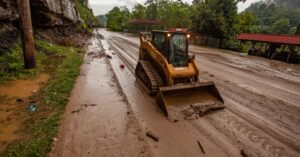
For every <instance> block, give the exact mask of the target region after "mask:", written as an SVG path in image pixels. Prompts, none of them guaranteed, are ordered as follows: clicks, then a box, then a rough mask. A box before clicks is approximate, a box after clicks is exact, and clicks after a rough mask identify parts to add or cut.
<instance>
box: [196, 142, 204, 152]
mask: <svg viewBox="0 0 300 157" xmlns="http://www.w3.org/2000/svg"><path fill="white" fill-rule="evenodd" d="M197 142H198V145H199V147H200V149H201V152H202V153H203V154H205V151H204V149H203V147H202V145H201V143H200V141H199V140H197Z"/></svg>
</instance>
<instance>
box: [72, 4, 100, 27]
mask: <svg viewBox="0 0 300 157" xmlns="http://www.w3.org/2000/svg"><path fill="white" fill-rule="evenodd" d="M87 2H88V1H87V0H75V5H76V8H77V10H78V12H79V14H80V17H81V19H82V25H81V26H82V27H83V28H84V29H86V28H88V27H92V26H93V25H96V24H97V19H96V17H95V16H94V13H93V10H92V9H90V8H89V7H88V3H87Z"/></svg>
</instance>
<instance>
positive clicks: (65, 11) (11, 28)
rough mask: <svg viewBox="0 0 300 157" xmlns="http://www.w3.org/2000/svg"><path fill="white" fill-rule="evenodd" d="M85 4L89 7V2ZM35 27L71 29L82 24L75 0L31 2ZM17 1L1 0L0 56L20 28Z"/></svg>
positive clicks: (35, 0)
mask: <svg viewBox="0 0 300 157" xmlns="http://www.w3.org/2000/svg"><path fill="white" fill-rule="evenodd" d="M84 3H85V4H86V5H87V4H88V0H85V1H84ZM30 7H31V14H32V23H33V25H34V27H70V26H74V25H75V24H78V23H82V19H81V18H80V15H79V12H78V10H77V8H76V5H75V0H30ZM18 19H19V14H18V5H17V0H0V55H1V52H3V50H5V49H8V48H9V46H10V45H11V43H12V41H14V40H15V38H16V36H17V35H18V33H17V27H18Z"/></svg>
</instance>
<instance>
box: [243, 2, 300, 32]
mask: <svg viewBox="0 0 300 157" xmlns="http://www.w3.org/2000/svg"><path fill="white" fill-rule="evenodd" d="M246 11H247V12H251V13H252V14H253V15H254V16H255V19H254V22H253V25H254V26H255V27H256V29H257V31H258V32H262V33H274V34H294V33H295V30H296V27H297V25H298V23H299V22H300V1H296V0H274V1H273V2H271V3H266V2H257V3H254V4H252V5H251V6H250V7H249V8H248V9H246Z"/></svg>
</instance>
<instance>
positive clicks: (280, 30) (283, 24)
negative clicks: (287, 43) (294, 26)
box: [271, 19, 291, 34]
mask: <svg viewBox="0 0 300 157" xmlns="http://www.w3.org/2000/svg"><path fill="white" fill-rule="evenodd" d="M290 30H291V26H290V22H289V20H288V19H281V20H278V21H277V22H275V23H274V24H273V25H272V27H271V31H272V32H273V33H276V34H288V33H289V31H290Z"/></svg>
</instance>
